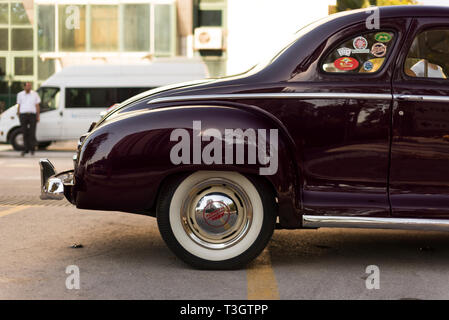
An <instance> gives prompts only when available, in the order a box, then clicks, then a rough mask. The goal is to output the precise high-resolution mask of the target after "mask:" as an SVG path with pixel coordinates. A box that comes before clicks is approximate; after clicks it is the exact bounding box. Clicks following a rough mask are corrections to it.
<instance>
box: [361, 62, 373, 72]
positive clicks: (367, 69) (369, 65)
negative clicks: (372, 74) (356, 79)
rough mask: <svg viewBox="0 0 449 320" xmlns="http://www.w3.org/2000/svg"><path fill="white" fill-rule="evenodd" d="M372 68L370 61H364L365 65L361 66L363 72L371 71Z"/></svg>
mask: <svg viewBox="0 0 449 320" xmlns="http://www.w3.org/2000/svg"><path fill="white" fill-rule="evenodd" d="M373 68H374V64H373V63H372V62H371V61H365V63H364V64H363V70H365V71H368V72H369V71H371V70H373Z"/></svg>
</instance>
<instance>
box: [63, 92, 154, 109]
mask: <svg viewBox="0 0 449 320" xmlns="http://www.w3.org/2000/svg"><path fill="white" fill-rule="evenodd" d="M150 89H153V88H67V89H66V100H67V102H66V107H67V108H108V107H110V106H112V105H113V104H116V103H120V102H122V101H125V100H126V99H129V98H131V97H132V96H135V95H137V94H139V93H141V92H144V91H147V90H150Z"/></svg>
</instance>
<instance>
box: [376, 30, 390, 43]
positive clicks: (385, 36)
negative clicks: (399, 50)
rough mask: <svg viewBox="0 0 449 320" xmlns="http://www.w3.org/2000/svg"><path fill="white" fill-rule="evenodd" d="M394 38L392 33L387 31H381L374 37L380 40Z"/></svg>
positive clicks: (384, 40)
mask: <svg viewBox="0 0 449 320" xmlns="http://www.w3.org/2000/svg"><path fill="white" fill-rule="evenodd" d="M392 38H393V37H392V36H391V34H389V33H387V32H379V33H376V35H375V36H374V39H376V41H379V42H390V41H391V39H392Z"/></svg>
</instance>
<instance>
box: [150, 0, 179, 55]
mask: <svg viewBox="0 0 449 320" xmlns="http://www.w3.org/2000/svg"><path fill="white" fill-rule="evenodd" d="M172 8H173V7H172V6H171V5H165V4H161V5H155V6H154V18H155V23H154V28H155V30H154V31H155V32H154V51H155V53H156V55H158V54H159V55H169V54H171V53H172V51H173V41H172V40H173V35H172V32H173V30H172V27H173V25H174V21H173V14H172Z"/></svg>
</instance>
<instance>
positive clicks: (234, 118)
mask: <svg viewBox="0 0 449 320" xmlns="http://www.w3.org/2000/svg"><path fill="white" fill-rule="evenodd" d="M196 120H199V121H201V124H202V127H201V129H202V130H204V131H205V130H207V129H212V128H214V129H217V130H218V131H220V132H221V133H223V136H224V130H225V129H227V128H230V129H235V128H238V129H242V130H243V131H245V130H246V129H249V128H253V129H266V130H267V131H266V132H267V140H269V137H268V136H269V135H268V132H269V130H270V129H277V130H278V149H277V150H278V155H277V156H278V157H277V158H278V168H277V169H278V170H277V171H276V173H275V174H273V175H266V176H263V178H264V179H266V180H267V181H269V182H270V185H271V187H272V188H273V189H274V190H275V191H276V193H275V194H276V197H277V199H278V201H279V203H278V205H279V212H280V214H279V217H280V223H281V225H282V226H284V227H288V228H289V227H290V228H296V227H299V226H300V223H301V219H300V214H299V206H298V204H299V203H300V200H299V199H300V198H299V197H300V190H299V188H298V185H299V184H298V172H297V170H298V166H297V161H296V160H295V154H296V152H295V148H296V146H295V145H294V143H293V139H291V136H290V135H289V133H288V131H287V130H286V129H285V127H284V126H283V125H282V123H280V121H278V120H277V119H275V118H274V117H272V116H270V114H269V113H268V112H266V111H262V110H261V109H260V108H258V107H254V106H246V105H243V106H242V105H229V104H225V103H223V104H222V103H218V102H215V103H201V104H194V103H192V104H185V103H184V104H179V105H171V106H167V107H164V108H162V107H161V108H155V109H152V110H142V111H139V112H136V111H133V112H132V113H131V112H130V113H129V114H126V113H125V114H123V115H122V116H119V117H117V118H116V119H114V120H113V121H110V122H109V123H108V122H106V123H105V124H103V125H102V126H100V127H99V128H97V129H96V130H95V131H94V132H92V133H91V134H90V135H89V137H88V138H86V141H85V142H84V143H83V147H82V150H81V154H80V163H79V164H80V165H79V167H78V169H77V170H76V172H75V176H76V178H77V179H76V180H77V181H79V183H80V185H81V184H83V181H88V180H89V181H90V182H92V181H94V180H93V179H95V180H96V182H99V183H100V184H101V183H102V182H101V181H100V180H98V179H97V178H98V175H99V174H100V175H106V176H108V177H109V178H111V179H112V180H114V182H112V181H111V182H112V183H114V184H116V185H119V184H121V185H123V186H125V185H127V187H132V188H134V190H136V189H135V188H136V187H137V186H142V187H145V186H148V188H150V190H151V192H152V195H151V197H150V199H148V195H146V202H145V204H142V201H139V200H140V199H141V198H142V197H143V196H144V195H143V193H140V195H136V193H133V192H131V191H130V192H129V195H130V197H131V199H132V198H133V199H134V200H135V201H134V203H135V204H136V205H137V204H139V203H140V204H141V208H142V205H143V207H144V208H145V209H148V210H150V209H151V208H154V205H155V203H156V195H155V194H157V193H158V192H159V189H160V187H161V183H162V182H163V181H164V180H165V179H167V178H168V177H170V176H171V175H175V174H186V173H188V172H195V171H200V170H208V171H211V170H224V171H236V172H239V173H241V174H244V175H246V176H255V175H256V176H257V175H259V169H260V167H259V166H257V165H253V164H251V165H237V164H215V163H214V164H205V163H203V162H201V163H188V164H185V163H180V164H178V165H174V164H173V163H172V162H171V159H170V151H171V148H172V147H173V145H175V144H176V143H177V141H173V140H172V141H171V140H170V135H171V132H172V131H173V130H174V129H178V128H182V129H186V130H187V131H188V132H190V133H193V121H196ZM190 139H193V134H191V135H190ZM205 144H207V143H205ZM243 144H244V148H245V150H249V149H247V145H248V144H247V143H246V141H244V142H243ZM99 148H100V149H101V150H102V153H103V154H104V155H106V154H107V156H103V157H99V155H98V156H96V153H97V150H98V149H99ZM234 150H235V149H234ZM222 151H223V155H224V154H225V153H224V152H225V150H224V147H223V149H222ZM191 153H192V154H193V151H192V152H191ZM234 153H235V152H234ZM87 155H88V156H87ZM234 156H235V154H234ZM245 157H246V155H245ZM245 160H246V158H245ZM131 163H134V165H131ZM136 164H138V166H140V169H139V168H136ZM92 169H94V171H95V172H92ZM139 170H140V171H139ZM124 171H128V172H129V171H132V173H133V174H135V175H136V177H137V176H138V175H139V173H140V174H141V175H140V177H137V178H136V180H134V182H133V183H130V182H129V181H128V182H124V181H123V179H120V178H119V177H118V175H117V174H122V173H123V172H124ZM145 175H147V176H148V179H152V182H151V183H148V180H146V181H147V182H146V181H145V178H144V176H145ZM94 176H96V178H95V177H94ZM137 180H139V181H137ZM99 183H96V186H95V188H91V189H92V193H91V195H90V197H94V195H93V191H94V190H95V189H96V191H101V190H99V189H98V187H101V186H100V185H99ZM84 187H85V188H89V186H88V185H87V184H84ZM103 188H106V185H104V186H103ZM80 189H82V187H81V188H80ZM122 190H125V189H122ZM82 192H85V190H82ZM97 194H98V192H97ZM99 200H101V199H100V198H98V197H97V198H96V199H95V201H88V202H90V203H91V204H93V203H94V202H96V203H98V202H99ZM105 201H106V198H105ZM107 201H108V202H110V201H111V195H109V196H107ZM91 204H88V203H84V204H80V207H82V208H89V207H90V208H93V207H92V205H91ZM110 204H111V210H114V209H113V208H112V207H113V206H114V202H113V201H112V202H110ZM97 207H98V208H100V207H101V208H102V209H104V208H105V206H97ZM121 207H122V208H118V205H115V210H117V209H122V210H124V209H125V210H128V211H131V210H134V211H135V210H137V208H125V207H126V206H125V207H123V206H121Z"/></svg>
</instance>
